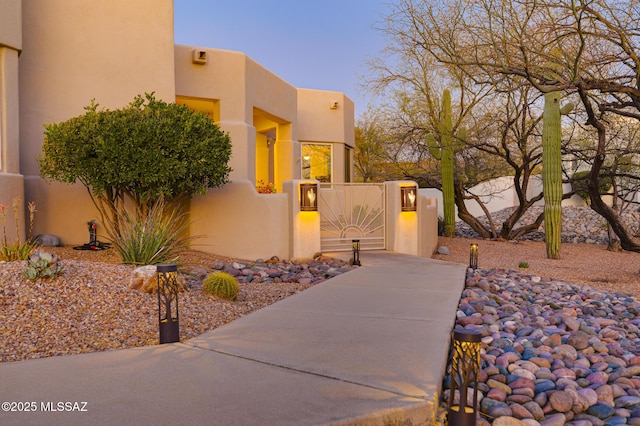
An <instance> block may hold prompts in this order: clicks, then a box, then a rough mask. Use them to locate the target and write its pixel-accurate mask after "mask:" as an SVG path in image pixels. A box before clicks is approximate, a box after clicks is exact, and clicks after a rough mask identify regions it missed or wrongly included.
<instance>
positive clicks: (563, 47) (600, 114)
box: [390, 0, 640, 252]
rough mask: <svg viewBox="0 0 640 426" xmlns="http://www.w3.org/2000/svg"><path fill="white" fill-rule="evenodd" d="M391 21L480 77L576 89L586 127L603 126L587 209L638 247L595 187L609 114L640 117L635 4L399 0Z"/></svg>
mask: <svg viewBox="0 0 640 426" xmlns="http://www.w3.org/2000/svg"><path fill="white" fill-rule="evenodd" d="M390 19H393V22H394V23H395V24H397V25H401V26H402V27H401V30H402V31H399V33H400V34H402V35H403V36H404V37H405V39H406V40H408V42H410V43H411V44H412V45H413V46H414V47H415V49H416V50H419V51H420V52H422V56H427V57H429V60H431V61H435V62H437V63H438V64H440V65H441V66H443V67H446V69H447V70H454V72H457V73H460V72H462V73H464V74H465V75H467V76H470V77H472V78H473V80H474V81H475V82H480V83H490V84H496V85H497V84H499V83H500V82H501V81H504V80H511V81H513V82H517V83H520V84H527V85H530V86H533V87H536V88H538V89H540V90H541V91H542V92H544V93H547V92H553V91H561V92H563V94H577V95H578V96H579V98H580V103H581V104H582V105H581V110H584V113H585V114H586V117H587V119H586V124H587V125H589V126H591V127H592V128H593V129H594V130H595V131H596V132H597V139H596V140H593V142H592V144H593V146H594V147H595V149H594V156H593V157H592V159H591V161H590V165H591V172H590V174H589V178H588V179H587V191H588V192H589V196H590V198H591V204H590V206H591V208H592V209H594V210H595V211H596V212H598V213H599V214H601V215H602V216H603V217H604V218H605V219H606V220H607V222H608V223H609V225H611V227H612V229H613V230H614V232H615V233H616V235H617V236H618V237H619V238H620V243H621V245H622V247H623V248H624V249H625V250H633V251H638V252H640V239H638V238H637V237H635V236H634V235H633V234H632V233H631V232H630V229H629V227H628V226H627V224H625V222H624V221H623V220H622V218H621V217H620V215H619V214H618V213H617V212H616V211H615V210H614V209H613V208H612V207H611V206H609V205H608V204H607V203H605V202H604V200H603V199H602V197H601V194H600V193H599V191H598V178H599V176H600V172H601V169H602V168H603V166H604V164H605V160H606V158H607V152H606V146H607V138H608V135H607V130H608V129H607V119H608V116H609V115H610V114H616V115H619V116H623V117H628V118H633V119H636V120H639V121H640V44H639V43H638V31H637V28H638V4H637V1H635V0H620V1H615V2H611V1H609V0H589V1H586V0H575V1H571V2H563V1H551V0H522V1H518V2H513V1H509V0H499V1H496V0H446V1H441V0H439V1H436V0H398V1H397V3H395V4H394V10H393V12H392V14H391V17H390ZM398 23H399V24H398ZM594 139H595V138H594Z"/></svg>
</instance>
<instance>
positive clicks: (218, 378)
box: [0, 252, 466, 426]
mask: <svg viewBox="0 0 640 426" xmlns="http://www.w3.org/2000/svg"><path fill="white" fill-rule="evenodd" d="M361 260H362V264H363V266H362V267H361V268H358V269H356V270H354V271H351V272H348V273H346V274H342V275H340V276H338V277H335V278H332V279H330V280H328V281H326V282H324V283H321V284H319V285H316V286H315V287H313V288H311V289H309V290H306V291H304V292H302V293H299V294H297V295H294V296H291V297H289V298H287V299H285V300H282V301H280V302H278V303H275V304H273V305H271V306H269V307H266V308H264V309H261V310H259V311H256V312H254V313H252V314H250V315H247V316H246V317H243V318H241V319H239V320H236V321H234V322H232V323H230V324H228V325H226V326H223V327H220V328H218V329H216V330H214V331H211V332H209V333H206V334H203V335H202V336H199V337H197V338H195V339H192V340H188V341H185V342H182V343H176V344H166V345H158V346H151V347H142V348H135V349H125V350H117V351H109V352H99V353H93V354H84V355H73V356H63V357H53V358H46V359H40V360H30V361H20V362H14V363H3V364H0V402H3V403H4V402H15V403H16V404H15V405H14V408H20V409H23V410H24V409H25V406H27V407H28V408H30V409H31V410H32V411H31V412H20V413H16V412H5V411H4V409H5V405H3V411H2V412H0V424H1V425H14V424H15V425H29V424H34V425H44V424H47V425H74V424H78V425H88V424H92V425H107V424H113V425H132V424H136V425H146V424H163V425H201V424H202V425H205V424H206V425H243V426H244V425H318V424H336V425H343V424H357V425H382V424H393V423H395V422H397V423H398V424H399V423H402V422H403V421H407V423H406V424H414V425H417V424H429V421H430V419H431V417H432V416H433V413H434V407H435V405H434V401H435V399H436V395H435V394H436V392H438V391H439V389H440V381H441V378H442V376H443V374H444V369H445V366H446V361H447V359H446V358H447V353H448V347H449V335H450V332H451V328H452V326H453V323H454V320H455V312H456V307H457V306H458V302H459V299H460V294H461V292H462V289H463V286H464V279H465V272H466V266H465V265H460V264H454V263H446V262H440V261H437V260H433V259H425V258H419V257H414V256H407V255H401V254H394V253H388V252H362V256H361ZM65 403H66V404H65ZM65 409H71V410H76V411H64V410H65ZM54 410H55V412H54ZM83 410H84V411H83ZM402 424H405V423H402Z"/></svg>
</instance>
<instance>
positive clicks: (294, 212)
mask: <svg viewBox="0 0 640 426" xmlns="http://www.w3.org/2000/svg"><path fill="white" fill-rule="evenodd" d="M308 184H311V187H306V186H305V187H304V188H303V189H304V191H301V188H302V186H303V185H308ZM282 187H283V190H284V192H285V193H286V194H287V196H288V199H289V219H290V220H289V226H290V232H289V255H290V257H291V258H310V257H313V255H315V254H316V253H319V252H320V251H321V249H320V213H318V209H317V203H318V199H319V190H320V185H319V184H318V181H316V180H298V179H296V180H288V181H286V182H283V184H282ZM314 188H315V192H314ZM314 205H315V209H314Z"/></svg>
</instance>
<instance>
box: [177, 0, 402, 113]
mask: <svg viewBox="0 0 640 426" xmlns="http://www.w3.org/2000/svg"><path fill="white" fill-rule="evenodd" d="M389 1H390V0H272V1H267V0H214V1H211V0H174V14H175V42H176V43H177V44H186V45H190V46H198V47H212V48H218V49H227V50H237V51H241V52H244V53H246V54H247V55H248V56H249V57H251V58H252V59H254V60H255V61H257V62H258V63H260V64H261V65H263V66H264V67H266V68H268V69H269V70H270V71H271V72H273V73H275V74H276V75H278V76H279V77H280V78H282V79H284V80H285V81H287V82H288V83H290V84H292V85H293V86H296V87H301V88H311V89H321V90H336V91H339V92H344V93H346V94H347V95H348V96H349V97H350V98H351V99H352V100H353V101H354V102H355V103H356V116H357V115H358V114H359V113H361V112H363V111H364V110H365V109H366V104H367V102H369V101H370V99H369V98H368V96H367V94H366V92H365V91H364V90H362V89H361V88H360V87H359V84H360V83H361V82H362V77H361V76H363V75H365V74H367V72H368V66H367V64H366V62H367V60H368V59H370V58H372V57H375V56H378V55H379V54H380V52H381V50H382V49H383V48H384V45H385V40H384V35H383V34H382V32H381V31H379V30H376V29H375V28H374V26H376V25H377V24H379V23H380V22H381V21H382V20H383V19H384V17H385V16H386V15H387V13H388V9H389V6H388V3H389ZM378 26H379V25H378Z"/></svg>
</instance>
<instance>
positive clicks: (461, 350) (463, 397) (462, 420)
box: [448, 330, 481, 426]
mask: <svg viewBox="0 0 640 426" xmlns="http://www.w3.org/2000/svg"><path fill="white" fill-rule="evenodd" d="M480 342H481V336H480V333H476V332H472V331H467V330H454V331H453V347H452V354H451V388H450V393H449V410H448V420H449V425H451V426H473V425H475V424H476V418H477V412H478V373H479V371H480V348H481V343H480ZM456 390H457V391H458V392H459V396H460V397H459V401H456V400H455V393H456ZM469 390H471V391H472V392H473V396H472V398H471V404H473V405H469V402H470V401H469V398H468V392H469Z"/></svg>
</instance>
